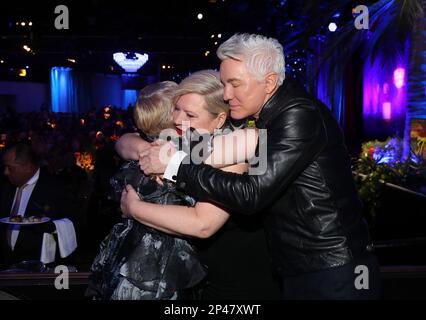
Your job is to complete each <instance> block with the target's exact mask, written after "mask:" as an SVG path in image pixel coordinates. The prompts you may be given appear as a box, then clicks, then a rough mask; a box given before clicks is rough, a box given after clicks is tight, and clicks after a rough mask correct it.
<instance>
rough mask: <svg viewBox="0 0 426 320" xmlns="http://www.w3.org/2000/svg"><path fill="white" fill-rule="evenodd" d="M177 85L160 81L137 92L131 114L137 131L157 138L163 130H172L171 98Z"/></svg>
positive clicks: (172, 106)
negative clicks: (133, 109)
mask: <svg viewBox="0 0 426 320" xmlns="http://www.w3.org/2000/svg"><path fill="white" fill-rule="evenodd" d="M176 88H177V84H176V83H175V82H173V81H162V82H157V83H154V84H150V85H148V86H146V87H145V88H143V89H142V90H141V91H139V95H138V99H137V101H136V107H135V111H134V114H133V117H134V120H135V124H136V126H137V127H138V129H140V130H142V131H143V132H144V133H145V134H147V135H152V136H157V135H159V134H160V132H161V131H162V130H164V129H168V128H173V127H174V126H173V120H172V112H173V108H174V104H173V96H174V93H175V89H176Z"/></svg>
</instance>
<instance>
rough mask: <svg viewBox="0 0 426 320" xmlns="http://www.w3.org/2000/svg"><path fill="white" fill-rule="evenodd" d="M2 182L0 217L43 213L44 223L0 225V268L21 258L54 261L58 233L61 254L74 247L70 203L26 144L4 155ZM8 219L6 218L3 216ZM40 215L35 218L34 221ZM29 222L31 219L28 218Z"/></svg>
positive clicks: (11, 148) (14, 147)
mask: <svg viewBox="0 0 426 320" xmlns="http://www.w3.org/2000/svg"><path fill="white" fill-rule="evenodd" d="M3 165H4V175H5V176H6V177H7V179H8V180H9V181H4V182H3V185H2V186H1V187H0V217H1V218H3V217H9V219H8V221H17V222H20V221H22V219H23V218H29V217H33V216H34V217H40V216H45V217H48V218H50V221H48V222H45V223H37V224H28V225H19V224H6V223H1V224H0V237H1V242H0V246H1V256H2V258H1V259H0V263H2V264H3V265H0V269H4V268H7V267H10V266H11V265H12V264H15V263H19V262H21V261H24V260H37V261H38V260H40V261H41V262H43V263H51V262H53V261H55V253H56V247H57V246H56V240H55V238H54V237H53V234H54V233H56V234H57V236H58V242H59V248H60V250H59V251H60V254H61V257H63V258H64V257H66V256H68V255H69V254H71V253H72V252H73V251H74V250H75V249H76V247H77V243H76V236H75V230H74V226H73V223H72V222H71V221H70V220H69V219H63V218H67V217H70V216H71V215H70V213H71V210H72V209H71V205H70V201H69V198H68V195H67V194H66V192H65V189H64V187H63V185H62V184H60V183H59V182H58V181H56V180H55V179H54V178H53V177H51V176H49V175H48V173H47V172H46V171H45V170H44V169H43V168H40V165H39V161H38V157H37V155H36V154H35V152H34V151H33V150H32V148H31V147H30V146H29V145H26V144H23V143H19V144H16V145H14V146H11V147H10V148H8V149H7V150H6V151H5V152H4V154H3ZM6 220H7V219H6ZM39 220H40V218H36V222H40V221H39ZM30 221H31V220H30Z"/></svg>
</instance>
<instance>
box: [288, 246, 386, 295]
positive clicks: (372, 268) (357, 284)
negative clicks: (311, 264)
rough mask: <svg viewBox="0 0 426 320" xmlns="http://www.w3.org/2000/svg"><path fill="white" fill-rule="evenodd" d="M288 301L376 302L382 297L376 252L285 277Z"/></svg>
mask: <svg viewBox="0 0 426 320" xmlns="http://www.w3.org/2000/svg"><path fill="white" fill-rule="evenodd" d="M282 291H283V298H284V300H376V299H380V297H381V278H380V269H379V264H378V262H377V258H376V256H375V255H374V254H372V253H367V254H366V255H365V256H363V257H359V258H356V259H355V260H353V261H352V262H350V263H348V264H346V265H343V266H340V267H336V268H331V269H326V270H321V271H317V272H310V273H304V274H300V275H294V276H283V278H282Z"/></svg>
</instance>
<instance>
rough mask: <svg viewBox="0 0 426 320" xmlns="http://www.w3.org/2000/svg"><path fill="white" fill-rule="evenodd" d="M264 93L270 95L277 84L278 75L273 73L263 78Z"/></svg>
mask: <svg viewBox="0 0 426 320" xmlns="http://www.w3.org/2000/svg"><path fill="white" fill-rule="evenodd" d="M265 84H266V93H267V94H270V93H272V92H273V91H274V90H275V88H276V87H277V84H278V74H276V73H275V72H271V73H268V74H267V75H266V77H265Z"/></svg>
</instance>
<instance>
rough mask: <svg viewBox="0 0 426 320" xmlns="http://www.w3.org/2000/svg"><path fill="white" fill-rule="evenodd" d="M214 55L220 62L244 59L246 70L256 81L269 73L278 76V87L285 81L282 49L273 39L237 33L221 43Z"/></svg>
mask: <svg viewBox="0 0 426 320" xmlns="http://www.w3.org/2000/svg"><path fill="white" fill-rule="evenodd" d="M216 54H217V56H218V57H219V59H220V60H221V61H223V60H225V59H233V60H237V61H241V60H242V59H244V61H245V62H246V66H247V69H248V70H249V72H250V73H251V74H253V75H254V76H255V77H256V78H257V79H258V80H263V79H264V77H265V76H266V75H267V74H268V73H270V72H275V73H277V74H278V85H281V84H282V83H283V81H284V79H285V61H284V53H283V47H282V45H281V44H280V43H279V42H278V40H276V39H274V38H267V37H265V36H261V35H258V34H248V33H243V34H238V33H237V34H234V35H233V36H232V37H231V38H229V39H228V40H226V41H225V42H224V43H222V44H221V45H220V46H219V48H218V49H217V52H216Z"/></svg>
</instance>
